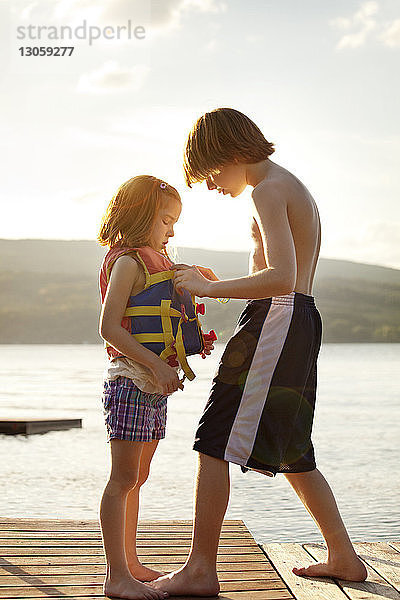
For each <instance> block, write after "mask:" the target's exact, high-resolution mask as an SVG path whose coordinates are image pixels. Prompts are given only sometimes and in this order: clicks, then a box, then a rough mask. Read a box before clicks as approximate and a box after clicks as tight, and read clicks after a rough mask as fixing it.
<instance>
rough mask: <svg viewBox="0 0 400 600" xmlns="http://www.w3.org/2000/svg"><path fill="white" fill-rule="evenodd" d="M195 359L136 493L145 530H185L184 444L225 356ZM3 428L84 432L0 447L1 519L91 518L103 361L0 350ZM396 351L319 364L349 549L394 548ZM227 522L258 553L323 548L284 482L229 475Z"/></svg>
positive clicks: (354, 348)
mask: <svg viewBox="0 0 400 600" xmlns="http://www.w3.org/2000/svg"><path fill="white" fill-rule="evenodd" d="M222 350H223V346H220V345H217V347H216V350H215V352H214V354H213V356H212V357H211V358H207V360H202V359H201V358H199V357H194V358H192V359H191V361H190V362H191V366H192V368H193V369H194V371H195V372H196V374H197V378H196V379H195V381H194V382H191V383H190V382H187V383H186V386H185V391H184V392H178V393H176V394H175V395H174V396H172V397H171V399H170V400H169V416H168V433H167V438H166V440H164V441H162V442H161V443H160V445H159V449H158V451H157V453H156V456H155V458H154V462H153V467H152V473H151V477H150V479H149V481H148V483H147V484H146V486H145V487H144V488H143V495H142V506H141V517H142V518H143V519H178V518H181V519H190V518H191V516H192V489H193V475H194V472H195V465H196V456H197V455H196V453H195V452H193V451H192V449H191V446H192V439H193V433H194V431H195V428H196V425H197V421H198V419H199V416H200V414H201V412H202V408H203V405H204V403H205V401H206V400H207V396H208V391H209V387H210V382H211V378H212V376H213V374H214V371H215V369H216V366H217V362H218V360H219V357H220V355H221V353H222ZM0 355H1V359H0V365H1V370H0V398H1V409H0V417H2V416H3V417H5V416H7V417H12V416H15V417H17V416H32V417H33V416H40V417H45V418H51V417H53V416H58V417H64V416H65V417H69V418H76V417H81V418H82V419H83V427H82V429H72V430H69V431H54V432H49V433H46V434H43V435H32V436H5V435H0V454H1V465H2V489H3V492H2V494H1V495H0V515H1V516H5V517H42V518H46V517H48V518H73V519H79V518H87V519H95V518H97V516H98V506H99V501H100V498H101V494H102V490H103V488H104V485H105V482H106V480H107V475H108V472H109V468H110V458H109V445H108V444H107V443H106V434H105V427H104V422H103V414H102V408H101V389H102V371H103V366H104V356H103V349H102V347H101V346H97V345H71V346H67V345H51V346H50V345H49V346H44V345H21V346H17V345H15V346H0ZM399 358H400V344H326V345H323V347H322V349H321V353H320V359H319V388H318V389H319V392H318V401H317V408H316V416H315V422H314V434H313V441H314V445H315V448H316V457H317V464H318V467H319V469H320V470H321V471H322V472H323V473H324V475H325V477H327V479H328V481H329V482H330V484H331V486H332V488H333V490H334V493H335V495H336V498H337V501H338V504H339V507H340V510H341V512H342V515H343V517H344V520H345V522H346V524H347V527H348V529H349V532H350V535H351V537H352V538H353V540H354V541H361V540H372V541H374V540H375V541H376V540H388V539H392V540H393V539H395V538H399V537H400V525H399V492H400V480H399V458H400V451H399V428H398V424H399V414H400V402H399V395H400V394H399V389H400V369H399ZM231 473H232V484H233V485H232V497H231V502H230V507H229V511H228V514H227V517H228V518H233V519H243V520H244V521H245V523H246V524H247V526H248V527H249V529H250V530H251V531H252V533H253V534H254V536H255V538H256V540H257V541H258V542H260V543H261V542H271V541H276V542H283V541H298V542H299V541H301V542H304V541H319V540H320V539H321V538H320V534H319V532H318V530H317V529H316V527H315V525H314V522H313V521H312V519H311V518H310V517H309V515H308V514H307V513H306V511H305V509H304V508H303V506H302V504H301V502H300V501H299V500H298V498H297V497H296V496H295V494H294V492H293V491H292V489H291V488H290V486H289V484H288V483H287V482H286V480H285V478H284V476H282V475H278V476H277V477H276V478H275V479H270V478H266V477H264V476H262V475H260V474H257V473H251V472H250V473H247V474H245V475H244V474H242V473H241V471H240V468H239V467H237V466H234V465H233V466H232V467H231Z"/></svg>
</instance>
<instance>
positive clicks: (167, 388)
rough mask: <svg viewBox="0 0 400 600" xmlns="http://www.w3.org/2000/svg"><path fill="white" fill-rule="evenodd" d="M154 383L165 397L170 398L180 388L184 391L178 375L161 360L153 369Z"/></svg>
mask: <svg viewBox="0 0 400 600" xmlns="http://www.w3.org/2000/svg"><path fill="white" fill-rule="evenodd" d="M152 371H153V375H154V381H155V383H156V384H157V386H158V387H159V389H160V390H161V393H162V394H163V395H164V396H170V395H171V394H173V393H174V392H176V390H177V389H178V388H179V389H181V390H183V384H182V383H181V382H180V380H179V377H178V373H177V372H176V371H175V369H173V368H172V367H170V366H169V365H168V364H167V363H166V362H164V361H163V360H161V358H160V359H159V361H157V363H156V365H155V366H154V367H153V369H152Z"/></svg>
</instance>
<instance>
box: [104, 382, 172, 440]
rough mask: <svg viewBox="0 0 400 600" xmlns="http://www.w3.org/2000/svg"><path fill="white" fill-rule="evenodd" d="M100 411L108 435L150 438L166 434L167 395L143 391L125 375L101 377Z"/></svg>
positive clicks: (157, 437) (119, 438)
mask: <svg viewBox="0 0 400 600" xmlns="http://www.w3.org/2000/svg"><path fill="white" fill-rule="evenodd" d="M102 399H103V414H104V417H105V421H106V428H107V442H109V441H110V440H111V439H118V440H131V441H136V442H151V441H152V440H161V439H162V438H164V437H165V426H166V422H167V396H162V395H161V394H147V393H146V392H142V391H141V390H140V389H139V388H138V387H137V386H136V385H135V384H134V383H133V381H132V379H129V378H128V377H117V379H115V380H112V381H107V380H106V381H104V391H103V398H102Z"/></svg>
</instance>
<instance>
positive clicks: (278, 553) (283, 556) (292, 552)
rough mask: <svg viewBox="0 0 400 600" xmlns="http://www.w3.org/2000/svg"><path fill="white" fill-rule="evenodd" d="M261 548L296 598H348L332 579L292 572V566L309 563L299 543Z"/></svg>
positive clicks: (314, 599) (339, 599) (310, 599)
mask: <svg viewBox="0 0 400 600" xmlns="http://www.w3.org/2000/svg"><path fill="white" fill-rule="evenodd" d="M262 548H263V549H264V552H265V553H266V555H267V557H268V558H269V560H270V561H271V563H272V565H273V566H274V567H275V569H276V570H277V572H278V573H279V575H280V576H281V577H282V579H283V581H284V582H285V583H286V585H287V587H288V588H289V590H290V591H291V592H292V594H293V595H294V597H295V598H296V599H297V600H348V599H347V596H346V595H345V594H344V593H343V591H342V590H341V589H340V588H339V586H338V585H337V584H336V583H335V582H334V581H333V579H329V578H316V577H314V578H312V579H309V578H305V577H298V576H297V575H295V574H294V573H293V572H292V569H293V567H302V566H304V565H307V564H309V563H310V555H309V554H308V553H307V552H306V551H305V550H304V548H303V547H302V546H301V544H263V546H262Z"/></svg>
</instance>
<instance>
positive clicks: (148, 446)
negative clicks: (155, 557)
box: [125, 440, 163, 581]
mask: <svg viewBox="0 0 400 600" xmlns="http://www.w3.org/2000/svg"><path fill="white" fill-rule="evenodd" d="M158 442H159V440H153V441H152V442H144V443H143V450H142V454H141V457H140V466H139V476H138V481H137V484H136V485H135V487H134V488H132V489H131V490H130V492H129V493H128V497H127V501H126V526H125V552H126V560H127V563H128V567H129V570H130V572H131V573H132V575H133V576H134V577H136V579H139V581H152V580H153V579H157V577H160V576H161V575H163V573H162V572H160V571H153V570H152V569H149V568H148V567H145V566H143V565H142V564H141V562H140V561H139V558H138V555H137V550H136V533H137V524H138V515H139V494H140V489H141V487H142V485H143V484H144V483H145V482H146V481H147V478H148V476H149V472H150V463H151V461H152V458H153V456H154V453H155V451H156V449H157V446H158Z"/></svg>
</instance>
